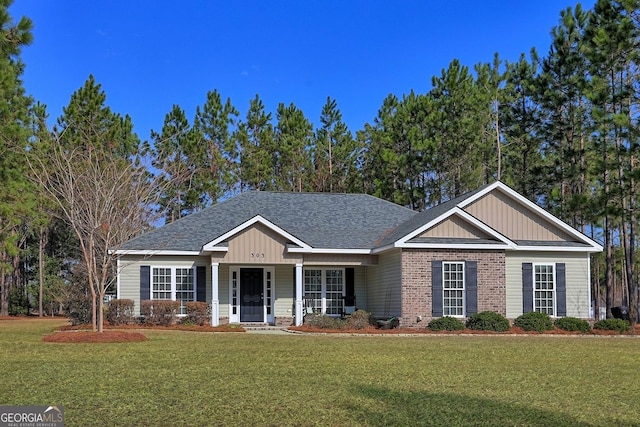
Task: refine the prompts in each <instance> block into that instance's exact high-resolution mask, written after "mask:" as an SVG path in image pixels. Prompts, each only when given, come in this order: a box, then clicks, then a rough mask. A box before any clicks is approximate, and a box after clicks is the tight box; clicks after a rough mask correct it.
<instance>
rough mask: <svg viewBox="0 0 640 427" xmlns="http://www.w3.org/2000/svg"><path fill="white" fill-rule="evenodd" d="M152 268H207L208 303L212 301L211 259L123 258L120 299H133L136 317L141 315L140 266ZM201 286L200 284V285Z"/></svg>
mask: <svg viewBox="0 0 640 427" xmlns="http://www.w3.org/2000/svg"><path fill="white" fill-rule="evenodd" d="M141 265H148V266H151V267H182V268H191V267H196V266H205V267H207V282H206V284H205V286H207V288H208V289H207V301H211V289H210V288H211V285H210V284H211V262H210V259H209V257H197V256H194V257H185V256H154V257H144V256H130V255H129V256H123V257H121V258H120V295H118V298H122V299H132V300H133V303H134V309H135V313H136V315H139V314H140V266H141ZM198 286H200V284H198Z"/></svg>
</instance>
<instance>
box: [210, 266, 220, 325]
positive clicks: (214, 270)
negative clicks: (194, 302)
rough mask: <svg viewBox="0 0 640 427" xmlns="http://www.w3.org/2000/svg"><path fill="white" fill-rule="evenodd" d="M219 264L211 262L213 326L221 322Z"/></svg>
mask: <svg viewBox="0 0 640 427" xmlns="http://www.w3.org/2000/svg"><path fill="white" fill-rule="evenodd" d="M218 265H219V263H217V262H212V263H211V326H218V325H219V324H220V300H218Z"/></svg>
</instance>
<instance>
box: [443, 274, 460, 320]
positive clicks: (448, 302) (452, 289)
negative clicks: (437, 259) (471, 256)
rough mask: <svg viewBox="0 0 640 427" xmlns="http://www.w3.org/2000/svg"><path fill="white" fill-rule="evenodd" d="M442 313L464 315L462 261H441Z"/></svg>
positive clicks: (445, 314)
mask: <svg viewBox="0 0 640 427" xmlns="http://www.w3.org/2000/svg"><path fill="white" fill-rule="evenodd" d="M442 313H443V315H444V316H464V262H443V263H442Z"/></svg>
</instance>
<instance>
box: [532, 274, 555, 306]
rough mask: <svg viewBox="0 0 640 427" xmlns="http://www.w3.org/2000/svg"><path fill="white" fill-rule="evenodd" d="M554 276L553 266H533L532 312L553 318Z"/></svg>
mask: <svg viewBox="0 0 640 427" xmlns="http://www.w3.org/2000/svg"><path fill="white" fill-rule="evenodd" d="M553 278H554V274H553V264H540V265H535V266H534V275H533V311H539V312H541V313H547V314H548V315H549V316H554V315H555V312H554V290H555V283H554V279H553Z"/></svg>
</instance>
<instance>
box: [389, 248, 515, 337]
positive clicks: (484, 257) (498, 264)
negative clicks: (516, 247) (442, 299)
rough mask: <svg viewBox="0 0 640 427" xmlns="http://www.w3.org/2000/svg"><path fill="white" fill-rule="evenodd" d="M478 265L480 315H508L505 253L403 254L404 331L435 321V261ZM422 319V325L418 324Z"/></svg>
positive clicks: (414, 251) (409, 251)
mask: <svg viewBox="0 0 640 427" xmlns="http://www.w3.org/2000/svg"><path fill="white" fill-rule="evenodd" d="M435 260H437V261H476V262H477V263H478V264H477V268H478V272H477V273H478V312H481V311H496V312H498V313H500V314H502V315H505V314H506V304H507V297H506V278H505V254H504V251H498V250H496V251H470V250H453V249H452V250H442V251H431V250H425V249H403V250H402V317H401V318H400V326H401V327H415V328H425V327H426V326H427V324H428V323H429V321H430V320H431V319H432V317H431V261H435ZM419 317H421V318H422V321H418V318H419Z"/></svg>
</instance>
